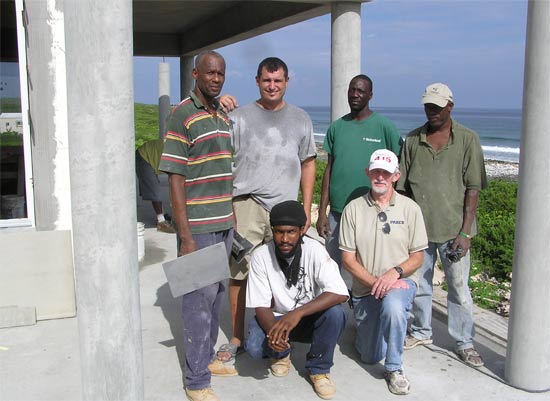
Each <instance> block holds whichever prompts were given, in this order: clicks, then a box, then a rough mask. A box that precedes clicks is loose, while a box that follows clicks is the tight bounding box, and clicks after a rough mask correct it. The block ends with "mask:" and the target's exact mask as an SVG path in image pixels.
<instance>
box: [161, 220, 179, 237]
mask: <svg viewBox="0 0 550 401" xmlns="http://www.w3.org/2000/svg"><path fill="white" fill-rule="evenodd" d="M157 231H161V232H163V233H168V234H175V233H176V230H174V227H172V226H171V225H170V223H168V222H167V221H166V220H164V221H161V222H160V223H157Z"/></svg>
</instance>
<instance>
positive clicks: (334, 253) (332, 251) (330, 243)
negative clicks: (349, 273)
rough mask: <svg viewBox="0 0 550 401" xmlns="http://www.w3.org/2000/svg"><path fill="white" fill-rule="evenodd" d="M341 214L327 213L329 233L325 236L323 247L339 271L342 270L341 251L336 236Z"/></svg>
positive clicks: (338, 234) (338, 231) (338, 230)
mask: <svg viewBox="0 0 550 401" xmlns="http://www.w3.org/2000/svg"><path fill="white" fill-rule="evenodd" d="M341 218H342V214H341V213H338V212H330V213H329V214H328V226H329V228H330V232H331V233H330V234H328V235H327V237H326V238H325V248H326V249H327V252H328V254H329V255H330V257H331V258H332V260H334V261H335V262H336V263H337V264H338V268H339V269H340V271H341V270H342V251H341V250H340V247H339V243H338V237H339V236H340V220H341Z"/></svg>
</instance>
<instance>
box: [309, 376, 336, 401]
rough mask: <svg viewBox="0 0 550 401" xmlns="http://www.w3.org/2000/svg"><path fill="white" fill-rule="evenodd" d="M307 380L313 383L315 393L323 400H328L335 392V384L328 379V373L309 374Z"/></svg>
mask: <svg viewBox="0 0 550 401" xmlns="http://www.w3.org/2000/svg"><path fill="white" fill-rule="evenodd" d="M309 380H311V382H312V383H313V389H314V390H315V394H317V395H318V396H319V397H321V398H322V399H323V400H330V399H331V398H332V397H334V394H336V386H335V385H334V383H333V382H332V380H330V374H328V373H321V374H319V375H310V376H309Z"/></svg>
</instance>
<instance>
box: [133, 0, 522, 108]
mask: <svg viewBox="0 0 550 401" xmlns="http://www.w3.org/2000/svg"><path fill="white" fill-rule="evenodd" d="M361 16H362V22H361V42H362V44H361V73H363V74H367V75H368V76H369V77H370V78H371V79H372V80H373V83H374V85H373V87H374V88H373V89H374V95H373V99H372V101H371V106H372V108H374V109H375V108H376V106H379V107H416V106H418V107H419V106H420V97H421V95H422V93H423V91H424V88H425V87H426V86H427V85H429V84H430V83H434V82H444V83H446V84H447V85H448V86H449V87H450V88H451V90H452V91H453V94H454V98H455V106H456V107H464V108H489V109H496V108H512V109H520V108H521V101H522V93H523V62H524V57H525V32H526V21H527V0H498V1H497V0H468V1H455V0H444V1H443V0H439V1H436V0H429V1H428V0H374V1H372V2H370V3H364V4H363V5H362V6H361ZM216 50H217V51H219V52H220V53H221V54H222V55H223V56H224V58H225V60H226V81H225V85H224V88H223V91H222V93H230V94H232V95H234V96H236V97H237V99H238V101H239V104H246V103H248V102H251V101H254V100H255V99H257V98H258V97H259V96H258V88H257V86H256V83H255V79H254V77H255V75H256V69H257V66H258V64H259V62H260V61H261V60H262V59H264V58H265V57H269V56H276V57H279V58H281V59H283V60H284V61H285V62H286V63H287V65H288V67H289V75H290V81H289V84H288V88H287V93H286V96H285V99H286V100H287V101H289V102H291V103H294V104H296V105H298V106H329V105H330V15H325V16H322V17H318V18H315V19H312V20H308V21H304V22H301V23H298V24H295V25H291V26H288V27H285V28H282V29H279V30H277V31H273V32H270V33H266V34H263V35H260V36H258V37H255V38H251V39H248V40H245V41H242V42H239V43H235V44H233V45H230V46H225V47H222V48H219V49H216ZM159 62H163V58H162V57H135V58H134V95H135V101H136V102H138V103H148V104H156V103H157V98H158V79H157V69H158V63H159ZM164 62H168V63H170V72H171V92H170V94H171V98H170V100H171V103H177V102H178V101H179V100H180V99H179V59H178V58H166V59H164Z"/></svg>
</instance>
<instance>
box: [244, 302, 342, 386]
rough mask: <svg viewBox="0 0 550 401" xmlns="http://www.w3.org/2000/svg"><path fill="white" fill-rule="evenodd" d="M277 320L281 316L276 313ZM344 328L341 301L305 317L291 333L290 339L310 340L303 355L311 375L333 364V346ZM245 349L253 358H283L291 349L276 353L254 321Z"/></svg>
mask: <svg viewBox="0 0 550 401" xmlns="http://www.w3.org/2000/svg"><path fill="white" fill-rule="evenodd" d="M278 318H279V319H280V318H281V317H280V316H278ZM345 327H346V313H345V311H344V307H343V306H342V304H338V305H334V306H332V307H330V308H328V309H327V310H325V311H323V312H318V313H315V314H313V315H310V316H306V317H304V318H303V319H302V320H300V323H298V325H297V326H296V327H295V328H294V329H293V330H292V331H291V332H290V341H298V342H304V343H311V348H310V349H309V352H308V353H307V355H306V369H307V370H308V371H309V374H310V375H317V374H321V373H329V372H330V368H331V367H332V365H333V359H334V348H335V347H336V342H337V341H338V338H339V337H340V335H341V334H342V332H343V331H344V328H345ZM245 348H246V350H247V352H248V353H249V354H250V356H251V357H252V358H254V359H261V358H276V359H280V358H284V357H285V356H287V355H288V354H289V353H290V349H289V350H287V351H284V352H275V351H273V349H271V348H270V347H269V345H268V343H267V339H266V333H265V332H264V330H263V329H262V327H261V326H260V324H259V323H258V321H257V320H256V318H254V319H250V321H249V322H248V337H247V339H246V341H245Z"/></svg>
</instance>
